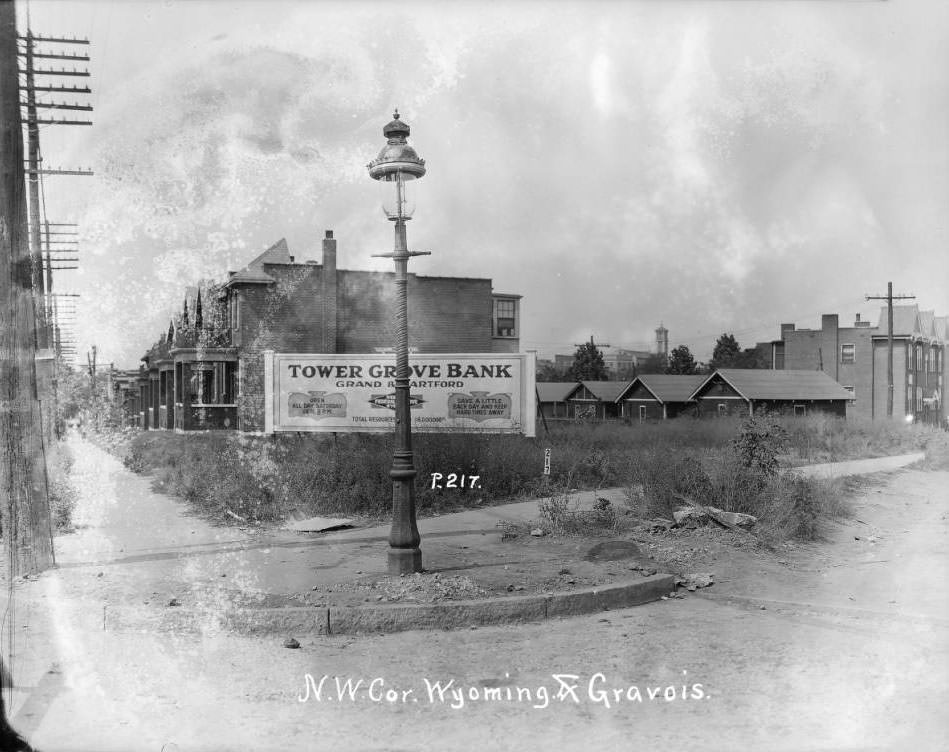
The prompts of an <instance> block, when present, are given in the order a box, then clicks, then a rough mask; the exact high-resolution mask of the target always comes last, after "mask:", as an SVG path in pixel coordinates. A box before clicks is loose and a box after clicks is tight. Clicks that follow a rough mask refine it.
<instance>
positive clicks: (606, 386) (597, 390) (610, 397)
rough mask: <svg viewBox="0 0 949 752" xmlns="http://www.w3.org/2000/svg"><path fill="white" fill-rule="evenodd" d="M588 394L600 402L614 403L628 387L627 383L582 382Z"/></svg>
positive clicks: (628, 383)
mask: <svg viewBox="0 0 949 752" xmlns="http://www.w3.org/2000/svg"><path fill="white" fill-rule="evenodd" d="M580 383H581V384H583V386H585V387H586V388H587V389H588V390H589V391H590V393H591V394H592V395H593V396H594V397H596V398H597V399H598V400H600V402H616V400H617V399H619V396H620V395H621V394H622V393H623V392H625V391H626V389H627V387H629V385H630V383H632V382H629V381H582V382H580Z"/></svg>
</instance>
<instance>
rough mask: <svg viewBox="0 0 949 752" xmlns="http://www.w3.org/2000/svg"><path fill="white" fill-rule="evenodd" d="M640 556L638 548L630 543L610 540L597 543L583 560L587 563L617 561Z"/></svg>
mask: <svg viewBox="0 0 949 752" xmlns="http://www.w3.org/2000/svg"><path fill="white" fill-rule="evenodd" d="M638 556H642V552H641V551H640V550H639V546H637V545H636V544H635V543H632V542H631V541H625V540H612V541H604V542H603V543H597V544H596V545H595V546H594V547H593V548H591V549H590V550H589V551H587V554H586V556H584V557H583V558H584V559H586V560H587V561H619V560H621V559H632V558H633V557H638Z"/></svg>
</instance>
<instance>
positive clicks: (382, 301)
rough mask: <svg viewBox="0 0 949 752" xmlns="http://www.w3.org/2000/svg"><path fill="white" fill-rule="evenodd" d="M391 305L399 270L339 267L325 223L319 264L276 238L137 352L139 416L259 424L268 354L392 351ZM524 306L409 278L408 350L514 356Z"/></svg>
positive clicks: (169, 421)
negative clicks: (299, 255) (139, 362)
mask: <svg viewBox="0 0 949 752" xmlns="http://www.w3.org/2000/svg"><path fill="white" fill-rule="evenodd" d="M394 301H395V274H394V272H373V271H355V270H347V269H340V268H338V267H337V246H336V239H335V238H334V237H333V232H332V230H327V231H326V235H325V237H324V238H323V241H322V258H321V259H320V260H319V261H317V260H303V261H300V260H297V259H296V258H295V257H294V256H293V255H291V252H290V248H289V246H288V245H287V242H286V241H285V240H280V241H279V242H277V243H276V244H274V245H273V246H271V247H270V248H268V249H267V250H266V251H264V252H263V253H262V254H260V255H259V256H258V257H257V258H255V259H253V260H252V261H251V262H250V263H249V264H247V266H245V267H244V268H243V269H241V270H239V271H236V272H229V274H228V276H227V278H226V279H224V280H222V281H220V282H218V283H216V284H213V285H205V286H204V287H203V288H201V289H200V290H197V289H195V290H189V291H188V292H187V294H186V296H185V302H184V306H183V308H182V310H181V312H180V313H179V314H178V315H176V316H175V317H174V318H173V320H172V321H171V322H170V324H169V328H168V330H167V332H163V333H162V335H161V336H160V337H159V339H158V341H157V342H156V343H155V344H154V345H153V346H152V347H151V348H150V349H149V350H148V351H147V352H146V353H145V354H144V356H143V357H142V361H143V366H142V370H141V374H140V376H139V380H138V386H139V399H138V400H136V401H135V403H136V404H137V405H138V406H139V415H138V416H137V418H138V420H137V422H138V424H139V425H141V426H142V427H143V428H146V429H156V428H158V429H175V430H185V431H187V430H210V429H240V430H243V431H260V430H263V425H264V418H263V415H264V361H263V353H264V352H265V351H267V350H273V351H276V352H295V353H373V352H389V351H391V350H392V348H393V346H394V342H395V315H394ZM520 306H521V296H520V295H515V294H501V293H495V292H494V291H493V289H492V281H491V280H490V279H485V278H467V277H427V276H421V275H416V274H409V275H408V319H409V348H410V351H414V352H425V353H451V352H459V353H463V352H471V353H489V352H498V353H509V352H518V351H519V348H520Z"/></svg>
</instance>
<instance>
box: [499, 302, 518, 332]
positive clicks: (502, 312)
mask: <svg viewBox="0 0 949 752" xmlns="http://www.w3.org/2000/svg"><path fill="white" fill-rule="evenodd" d="M516 328H517V301H516V300H495V301H494V336H495V337H516V336H517V331H516Z"/></svg>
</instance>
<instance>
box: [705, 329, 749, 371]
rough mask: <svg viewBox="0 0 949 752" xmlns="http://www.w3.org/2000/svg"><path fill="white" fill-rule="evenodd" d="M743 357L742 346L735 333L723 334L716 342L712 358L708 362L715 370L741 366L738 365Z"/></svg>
mask: <svg viewBox="0 0 949 752" xmlns="http://www.w3.org/2000/svg"><path fill="white" fill-rule="evenodd" d="M740 357H741V346H740V345H739V344H738V340H736V339H735V335H734V334H723V335H722V336H721V337H719V338H718V341H717V342H716V343H715V349H714V350H712V359H711V360H710V361H709V362H708V365H709V368H711V369H712V370H713V371H714V370H715V369H716V368H740V367H741V366H739V365H737V362H738V360H739V359H740Z"/></svg>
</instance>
